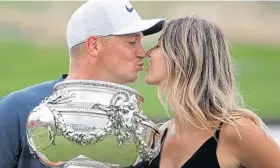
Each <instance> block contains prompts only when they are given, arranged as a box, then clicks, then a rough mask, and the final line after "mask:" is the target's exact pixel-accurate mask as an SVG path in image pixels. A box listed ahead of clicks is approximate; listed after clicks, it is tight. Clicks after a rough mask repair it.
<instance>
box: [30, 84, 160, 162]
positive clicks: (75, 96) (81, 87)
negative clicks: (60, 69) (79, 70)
mask: <svg viewBox="0 0 280 168" xmlns="http://www.w3.org/2000/svg"><path fill="white" fill-rule="evenodd" d="M143 100H144V99H143V97H142V95H141V94H140V93H139V92H137V91H136V90H135V89H132V88H130V87H128V86H123V85H119V84H115V83H109V82H102V81H93V80H68V81H62V82H59V83H57V84H56V85H55V86H54V89H53V92H52V94H51V95H50V96H49V97H47V98H45V100H43V101H42V102H41V103H40V104H39V105H38V106H37V107H35V108H34V109H33V110H32V111H31V112H30V114H29V116H28V119H27V125H26V126H27V129H26V130H27V142H28V145H29V149H30V152H31V154H32V155H33V156H34V157H35V158H36V159H39V160H40V161H41V162H42V163H43V164H44V165H46V166H49V167H69V168H70V167H81V168H82V167H85V168H89V167H93V168H107V167H108V168H109V167H110V168H111V167H126V166H129V165H133V164H134V162H135V161H136V159H137V157H140V158H141V159H142V160H147V161H150V160H152V159H154V158H155V157H156V156H157V155H158V154H159V151H160V141H159V140H156V139H158V138H157V137H158V136H159V131H158V128H157V125H156V124H154V123H153V122H152V121H151V120H150V119H149V118H148V117H147V116H145V115H144V114H143V112H142V111H141V104H142V103H143Z"/></svg>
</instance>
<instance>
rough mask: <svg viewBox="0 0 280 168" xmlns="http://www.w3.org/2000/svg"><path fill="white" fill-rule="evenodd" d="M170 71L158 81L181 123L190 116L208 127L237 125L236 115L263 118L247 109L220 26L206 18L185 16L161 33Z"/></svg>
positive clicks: (188, 120) (201, 126)
mask: <svg viewBox="0 0 280 168" xmlns="http://www.w3.org/2000/svg"><path fill="white" fill-rule="evenodd" d="M161 42H162V44H161V45H162V50H163V54H164V56H165V57H166V61H167V69H168V75H167V77H166V78H165V79H164V80H163V81H162V82H161V83H160V85H159V87H158V95H159V99H160V101H161V103H162V104H163V105H164V106H165V108H167V105H166V104H165V103H164V101H163V97H165V98H166V100H167V103H168V105H170V107H171V109H172V111H173V112H174V115H175V118H177V119H178V121H179V124H184V123H185V122H191V123H192V124H193V125H194V126H196V127H198V128H201V129H207V130H210V129H212V128H214V127H217V122H224V123H230V124H233V125H234V126H236V124H237V123H238V122H237V119H239V118H241V117H247V118H250V119H251V120H252V121H253V122H254V123H255V124H257V125H258V126H260V127H261V128H264V127H263V126H264V123H263V121H262V120H261V119H260V118H259V117H258V116H257V115H256V114H254V113H253V112H252V111H250V110H248V109H245V108H244V105H243V101H242V98H241V96H240V95H239V94H238V92H237V89H236V84H235V71H234V68H233V63H232V60H231V56H230V52H229V47H228V44H227V40H226V38H225V36H224V34H223V32H222V31H221V29H220V28H219V27H218V26H216V25H214V24H212V23H209V22H208V21H206V20H203V19H198V18H195V17H185V18H180V19H176V20H173V21H170V22H169V23H167V24H166V25H165V27H164V30H163V34H162V36H161Z"/></svg>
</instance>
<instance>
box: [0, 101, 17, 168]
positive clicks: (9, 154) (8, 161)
mask: <svg viewBox="0 0 280 168" xmlns="http://www.w3.org/2000/svg"><path fill="white" fill-rule="evenodd" d="M18 109H20V107H19V104H18V103H17V102H16V101H15V100H14V99H13V98H12V97H5V98H3V99H2V100H1V101H0V168H15V167H17V164H18V160H19V157H20V150H21V141H20V128H19V118H18V115H17V110H18Z"/></svg>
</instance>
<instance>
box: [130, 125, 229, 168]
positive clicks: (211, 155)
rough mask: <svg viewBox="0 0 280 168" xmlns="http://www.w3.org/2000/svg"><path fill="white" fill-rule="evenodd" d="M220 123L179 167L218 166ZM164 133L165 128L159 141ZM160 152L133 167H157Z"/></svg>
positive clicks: (217, 167) (205, 167)
mask: <svg viewBox="0 0 280 168" xmlns="http://www.w3.org/2000/svg"><path fill="white" fill-rule="evenodd" d="M222 124H223V123H221V124H220V125H219V127H218V129H217V130H216V132H215V134H214V136H212V137H211V138H209V139H208V140H207V141H206V142H205V143H204V144H203V145H202V146H201V147H200V148H199V149H198V150H197V151H196V152H195V153H194V154H193V155H192V156H191V158H190V159H189V160H188V161H187V162H186V163H185V164H184V165H183V166H182V167H181V168H220V165H219V162H218V159H217V155H216V150H217V144H218V142H219V136H220V129H221V126H222ZM166 133H167V129H166V130H165V132H164V134H163V137H162V139H161V143H163V140H164V138H165V136H166ZM160 154H161V153H160ZM160 154H159V156H158V157H156V158H155V159H154V160H153V161H152V162H147V161H142V162H140V163H138V164H137V165H135V166H134V168H159V164H160Z"/></svg>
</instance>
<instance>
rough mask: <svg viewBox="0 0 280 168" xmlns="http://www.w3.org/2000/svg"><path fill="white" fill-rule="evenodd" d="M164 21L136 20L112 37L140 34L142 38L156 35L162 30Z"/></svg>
mask: <svg viewBox="0 0 280 168" xmlns="http://www.w3.org/2000/svg"><path fill="white" fill-rule="evenodd" d="M164 23H165V19H151V20H137V21H135V22H134V23H133V24H131V25H130V26H128V27H126V28H125V29H123V30H122V31H119V32H116V33H114V35H125V34H133V33H139V32H142V33H143V35H144V36H148V35H151V34H155V33H158V32H160V31H161V30H162V28H163V25H164Z"/></svg>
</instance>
